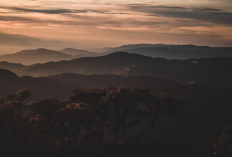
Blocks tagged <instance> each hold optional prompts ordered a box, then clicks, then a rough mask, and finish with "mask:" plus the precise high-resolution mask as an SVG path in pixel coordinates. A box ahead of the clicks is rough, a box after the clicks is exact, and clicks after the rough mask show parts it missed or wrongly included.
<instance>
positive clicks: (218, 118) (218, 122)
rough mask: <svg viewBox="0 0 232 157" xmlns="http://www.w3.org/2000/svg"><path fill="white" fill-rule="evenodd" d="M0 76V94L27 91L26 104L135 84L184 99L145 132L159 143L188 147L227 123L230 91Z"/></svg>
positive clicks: (94, 78)
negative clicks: (175, 111) (185, 102)
mask: <svg viewBox="0 0 232 157" xmlns="http://www.w3.org/2000/svg"><path fill="white" fill-rule="evenodd" d="M0 74H1V76H3V75H2V74H5V76H7V77H6V78H5V79H3V78H2V79H1V80H0V87H1V88H0V95H3V94H8V93H16V92H17V91H18V90H19V89H29V90H30V91H31V92H32V98H31V99H30V100H29V101H36V100H40V99H45V98H53V97H56V98H58V99H59V100H61V101H63V100H66V99H67V97H68V95H70V94H71V91H72V90H73V89H92V88H106V87H108V86H115V87H120V86H124V87H125V86H129V87H133V86H138V85H140V86H142V87H148V88H150V89H151V91H152V92H153V93H155V94H161V93H168V95H170V96H173V97H178V98H185V99H187V100H188V105H187V106H186V107H185V108H184V109H183V111H182V112H180V113H178V114H175V115H172V116H171V117H169V118H166V119H161V120H162V124H161V125H160V126H159V127H155V128H153V129H152V130H150V131H149V132H147V135H149V136H150V137H154V138H156V139H158V140H161V141H162V140H167V139H169V138H172V139H173V140H176V141H180V142H185V143H186V144H191V142H193V140H194V139H195V138H199V137H202V136H205V135H207V133H209V131H218V130H220V129H222V128H223V127H225V126H226V125H227V124H229V123H230V118H231V114H230V113H231V111H232V108H231V96H232V95H231V92H230V91H231V88H218V87H208V86H203V85H199V84H192V85H188V86H185V85H182V84H179V83H176V82H173V81H169V80H164V79H159V78H155V77H151V76H130V77H123V76H116V75H79V74H61V75H54V76H48V77H46V78H33V77H29V76H26V77H25V76H24V77H17V76H16V75H15V74H13V73H12V72H9V71H7V70H0ZM196 115H197V116H196ZM183 124H184V125H183Z"/></svg>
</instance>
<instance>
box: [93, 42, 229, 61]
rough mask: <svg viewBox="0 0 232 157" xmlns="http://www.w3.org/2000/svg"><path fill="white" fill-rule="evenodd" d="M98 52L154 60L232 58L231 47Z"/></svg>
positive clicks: (152, 46) (160, 46)
mask: <svg viewBox="0 0 232 157" xmlns="http://www.w3.org/2000/svg"><path fill="white" fill-rule="evenodd" d="M96 51H98V52H105V54H106V53H112V52H120V51H123V52H129V53H136V54H141V55H145V56H150V57H153V58H156V57H159V58H166V59H182V60H184V59H192V58H213V57H232V48H231V47H207V46H195V45H164V44H135V45H123V46H120V47H115V48H103V49H98V50H96Z"/></svg>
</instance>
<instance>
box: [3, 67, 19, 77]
mask: <svg viewBox="0 0 232 157" xmlns="http://www.w3.org/2000/svg"><path fill="white" fill-rule="evenodd" d="M12 78H18V76H17V75H16V74H15V73H13V72H11V71H10V70H6V69H0V79H12Z"/></svg>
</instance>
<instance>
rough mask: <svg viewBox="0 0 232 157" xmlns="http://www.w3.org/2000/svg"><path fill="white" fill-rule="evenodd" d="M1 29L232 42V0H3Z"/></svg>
mask: <svg viewBox="0 0 232 157" xmlns="http://www.w3.org/2000/svg"><path fill="white" fill-rule="evenodd" d="M0 32H2V33H6V34H22V35H26V36H30V37H35V38H40V39H42V40H52V41H65V42H70V43H73V44H74V45H76V46H82V47H83V48H85V47H86V48H94V47H110V46H119V45H123V44H135V43H152V44H155V43H163V44H196V45H208V46H232V0H111V1H107V0H14V1H13V0H7V1H6V0H0ZM0 36H1V34H0ZM1 40H2V41H3V39H1ZM75 43H77V44H75Z"/></svg>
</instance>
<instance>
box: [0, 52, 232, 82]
mask: <svg viewBox="0 0 232 157" xmlns="http://www.w3.org/2000/svg"><path fill="white" fill-rule="evenodd" d="M231 67H232V58H225V57H217V58H209V59H188V60H167V59H163V58H151V57H146V56H143V55H139V54H131V53H126V52H117V53H112V54H109V55H106V56H100V57H87V58H79V59H73V60H70V61H59V62H49V63H44V64H34V65H31V66H24V65H22V64H15V63H8V62H0V68H3V69H8V70H11V71H13V72H15V73H16V74H17V75H19V76H24V75H28V76H33V77H41V76H43V77H44V76H49V75H57V74H62V73H76V74H85V75H93V74H98V75H102V74H113V75H122V76H141V75H144V76H154V77H157V78H163V79H168V80H172V81H176V82H179V83H187V84H188V83H201V84H205V85H213V86H232V83H231V79H232V71H231Z"/></svg>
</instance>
